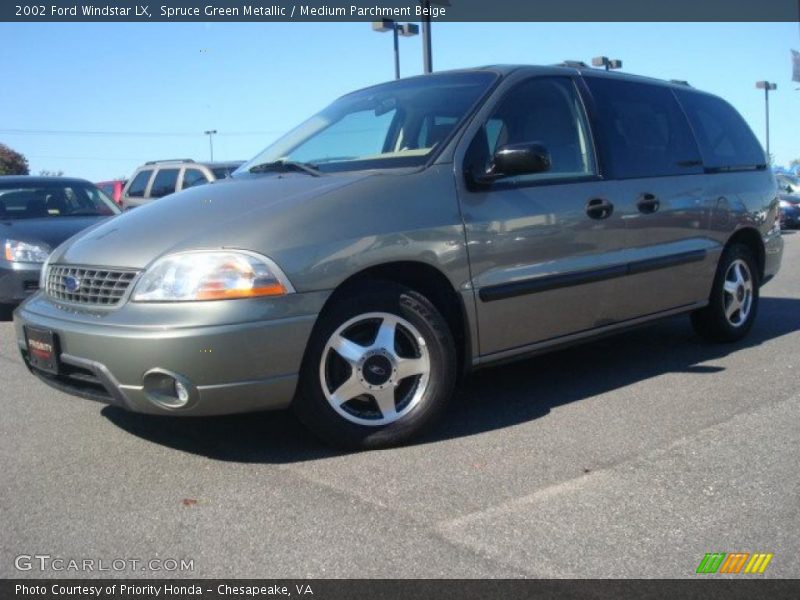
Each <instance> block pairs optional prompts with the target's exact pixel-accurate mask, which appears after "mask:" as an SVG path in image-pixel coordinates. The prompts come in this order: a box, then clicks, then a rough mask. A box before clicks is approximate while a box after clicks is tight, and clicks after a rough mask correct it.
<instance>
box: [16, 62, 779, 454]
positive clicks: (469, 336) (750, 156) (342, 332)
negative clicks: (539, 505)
mask: <svg viewBox="0 0 800 600" xmlns="http://www.w3.org/2000/svg"><path fill="white" fill-rule="evenodd" d="M776 192H777V186H776V182H775V177H774V175H773V173H772V172H771V171H770V170H769V169H768V168H767V159H766V156H765V154H764V151H763V149H762V148H761V146H760V144H759V143H758V141H757V140H756V138H755V136H754V135H753V133H752V131H751V130H750V129H749V127H748V126H747V124H746V123H745V121H744V120H743V119H742V117H741V116H740V115H739V114H738V113H737V112H736V111H735V110H734V109H733V108H732V107H731V106H730V105H729V104H728V103H726V102H725V101H724V100H722V99H720V98H717V97H715V96H713V95H710V94H707V93H703V92H700V91H698V90H695V89H693V88H692V87H689V86H688V85H685V84H678V83H669V82H664V81H659V80H654V79H647V78H642V77H635V76H630V75H623V74H617V73H607V72H605V71H601V70H594V69H591V68H580V67H572V66H557V67H530V66H500V67H486V68H480V69H472V70H462V71H451V72H442V73H437V74H433V75H424V76H420V77H413V78H409V79H402V80H398V81H393V82H391V83H385V84H381V85H376V86H374V87H370V88H366V89H363V90H360V91H356V92H353V93H351V94H348V95H346V96H343V97H342V98H339V99H338V100H336V101H335V102H333V103H332V104H331V105H330V106H328V107H327V108H325V109H324V110H322V111H321V112H320V113H319V114H317V115H314V116H313V117H311V118H310V119H309V120H307V121H305V122H304V123H302V124H301V125H299V126H298V127H297V128H295V129H294V130H292V131H291V132H289V133H288V134H286V135H285V136H283V137H282V138H280V139H279V140H278V141H276V142H275V143H273V144H272V145H270V146H269V147H268V148H266V149H265V150H264V151H263V152H261V153H260V154H258V155H257V156H256V157H255V158H253V159H252V160H251V161H249V162H247V163H245V164H244V165H242V166H241V167H240V168H239V169H238V170H237V171H236V172H235V173H234V174H233V176H232V177H231V178H230V179H225V180H222V181H219V182H217V183H215V184H214V185H207V186H199V187H191V188H189V189H186V190H183V191H180V192H178V193H176V194H174V195H171V196H170V197H169V198H166V199H162V200H156V201H153V202H150V203H147V204H145V205H143V206H141V207H140V208H137V209H136V210H134V211H130V212H127V213H124V214H122V215H120V216H117V217H115V218H113V219H110V220H108V221H105V222H103V223H101V224H99V225H97V226H95V227H93V228H91V229H90V230H87V231H86V232H84V233H83V234H81V235H79V236H77V237H74V238H73V239H71V240H69V241H68V242H66V243H64V244H63V245H61V246H60V247H58V248H57V249H56V250H55V251H53V252H52V254H51V255H50V257H49V258H48V261H47V263H46V265H45V268H44V270H43V274H42V281H41V290H40V291H39V292H38V293H37V294H36V295H34V296H33V297H31V298H30V299H28V300H27V301H26V302H25V303H24V304H23V305H22V306H20V307H19V308H18V309H17V311H16V312H15V316H14V320H15V327H16V337H17V340H18V344H19V348H20V350H21V352H22V356H23V357H24V360H25V362H26V364H27V365H28V367H29V368H30V370H31V372H32V373H33V374H34V375H36V376H37V377H38V378H39V379H41V380H42V381H44V382H45V383H47V384H49V385H51V386H53V387H55V388H57V389H59V390H62V391H64V392H67V393H69V394H74V395H78V396H83V397H87V398H91V399H94V400H100V401H102V402H105V403H110V404H114V405H117V406H119V407H122V408H125V409H128V410H131V411H137V412H142V413H152V414H161V415H174V416H198V415H204V416H207V415H220V414H226V413H235V412H245V411H257V410H264V409H282V408H288V407H291V408H293V409H294V410H295V411H296V413H297V415H298V416H299V417H300V419H301V420H302V421H303V422H304V423H305V424H306V425H307V426H308V427H309V428H310V429H312V430H313V431H314V432H315V433H316V434H318V435H319V436H321V437H322V438H324V439H325V440H327V441H328V442H330V443H333V444H337V445H341V446H347V447H352V448H375V447H381V446H387V445H393V444H399V443H403V442H406V441H408V440H410V439H411V438H413V436H415V435H417V434H419V433H420V432H421V431H422V430H424V429H425V428H427V427H428V426H430V425H431V424H432V423H433V422H434V421H435V420H436V419H437V417H439V416H441V415H442V414H443V410H444V408H445V407H446V406H447V404H448V402H449V401H450V400H451V398H452V396H453V394H454V390H455V388H456V384H457V382H458V381H459V380H460V379H461V378H462V377H464V376H465V375H466V374H468V373H469V371H470V370H472V369H476V368H479V367H484V366H488V365H491V364H493V363H496V362H498V361H506V360H509V359H514V358H522V357H526V356H531V355H533V354H536V353H539V352H543V351H546V350H550V349H552V348H556V347H559V346H562V345H564V344H571V343H575V342H577V341H581V340H586V339H590V338H593V337H596V336H599V335H606V334H609V333H613V332H615V331H618V330H622V329H625V328H628V327H631V326H636V325H640V324H644V323H648V322H650V321H653V320H655V319H659V318H663V317H667V316H670V315H675V314H678V313H686V314H688V315H690V317H691V320H692V323H693V324H694V327H695V329H696V330H697V332H698V333H699V334H700V335H702V336H703V337H705V338H708V339H712V340H716V341H720V342H733V341H736V340H738V339H740V338H741V337H743V336H744V335H745V334H746V333H747V332H748V330H749V329H750V328H751V326H752V325H753V321H754V319H755V316H756V312H757V309H758V299H759V288H760V286H762V285H763V284H764V283H766V282H767V281H768V280H769V279H770V278H771V277H773V276H774V275H775V274H776V272H777V271H778V268H779V265H780V261H781V254H782V250H783V242H782V240H781V235H780V226H779V225H780V224H779V211H778V199H777V197H776ZM531 385H535V382H533V381H532V382H531Z"/></svg>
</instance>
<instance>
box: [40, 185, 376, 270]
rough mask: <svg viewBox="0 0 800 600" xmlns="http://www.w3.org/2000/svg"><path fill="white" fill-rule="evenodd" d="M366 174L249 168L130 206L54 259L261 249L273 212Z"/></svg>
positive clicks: (144, 261)
mask: <svg viewBox="0 0 800 600" xmlns="http://www.w3.org/2000/svg"><path fill="white" fill-rule="evenodd" d="M365 177H368V175H364V174H360V175H336V176H323V177H311V176H309V175H305V174H299V173H297V174H295V173H288V174H280V175H275V174H265V175H245V176H240V177H237V178H233V179H226V180H222V181H220V182H216V183H213V184H209V185H204V186H199V187H195V188H190V189H188V190H185V191H182V192H178V193H177V194H172V195H171V196H166V197H164V198H161V199H159V200H156V201H153V202H150V203H148V204H145V205H143V206H141V207H139V208H135V209H133V210H130V211H127V212H125V213H123V214H122V215H120V216H118V217H116V218H115V219H112V220H110V221H108V222H107V223H103V224H101V225H100V226H98V227H95V228H94V229H92V230H91V231H88V232H87V233H86V234H85V235H82V236H78V237H77V238H75V240H73V241H72V242H70V243H69V244H67V245H65V247H64V248H60V249H59V251H58V252H57V253H55V254H54V255H53V256H52V257H51V260H52V261H53V262H56V263H67V264H82V265H96V266H110V267H121V268H133V269H143V268H144V267H146V266H147V265H148V264H150V263H151V262H152V261H153V260H155V259H156V258H158V257H159V256H162V255H164V254H167V253H170V252H179V251H181V250H190V249H197V248H218V247H228V248H246V249H250V250H254V251H263V248H261V247H260V246H259V245H258V242H259V241H258V240H256V239H254V236H256V235H257V232H259V231H260V232H261V237H263V235H265V233H264V232H265V230H266V229H267V228H268V227H269V225H270V222H271V220H273V218H274V216H275V215H276V214H280V213H284V212H285V211H287V210H289V209H292V208H294V207H296V206H298V205H299V204H302V203H307V202H309V201H312V200H316V199H318V198H320V197H322V196H324V195H326V194H328V193H330V192H332V191H334V190H338V189H340V188H342V187H345V186H347V185H351V184H352V183H355V182H356V181H359V180H361V179H364V178H365Z"/></svg>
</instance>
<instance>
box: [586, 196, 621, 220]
mask: <svg viewBox="0 0 800 600" xmlns="http://www.w3.org/2000/svg"><path fill="white" fill-rule="evenodd" d="M613 212H614V205H613V204H611V202H609V201H608V200H606V199H605V198H592V199H591V200H589V202H587V203H586V214H587V215H589V217H590V218H592V219H607V218H608V217H610V216H611V213H613Z"/></svg>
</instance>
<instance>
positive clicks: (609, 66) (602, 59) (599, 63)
mask: <svg viewBox="0 0 800 600" xmlns="http://www.w3.org/2000/svg"><path fill="white" fill-rule="evenodd" d="M592 66H593V67H603V68H605V70H606V71H611V70H613V69H621V68H622V61H621V60H619V59H618V58H608V57H607V56H595V57H594V58H593V59H592Z"/></svg>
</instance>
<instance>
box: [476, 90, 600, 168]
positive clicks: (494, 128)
mask: <svg viewBox="0 0 800 600" xmlns="http://www.w3.org/2000/svg"><path fill="white" fill-rule="evenodd" d="M523 142H539V143H540V144H543V145H544V146H545V148H547V150H548V151H549V153H550V159H551V167H550V170H549V171H547V172H544V173H537V174H534V175H525V176H523V177H522V178H521V179H523V180H540V179H548V178H568V177H581V176H586V175H591V174H593V173H594V171H595V169H594V156H593V153H592V148H591V142H590V140H589V136H588V127H587V124H586V120H585V116H584V113H583V107H582V106H581V103H580V101H579V99H578V94H577V91H576V89H575V86H574V85H573V83H572V81H571V80H570V79H568V78H555V77H554V78H550V77H548V78H544V77H537V78H535V79H531V80H529V81H525V82H523V83H521V84H519V85H518V86H516V87H515V88H513V89H512V90H511V91H509V92H508V94H506V96H505V97H504V98H503V99H502V100H501V102H500V104H499V105H498V107H497V109H496V110H495V111H494V113H493V114H492V116H491V117H489V119H488V120H487V122H486V123H485V124H484V126H483V127H482V128H481V131H480V132H478V134H477V135H476V136H475V139H474V140H473V141H472V144H471V145H470V149H469V150H468V151H467V158H466V165H465V167H466V168H468V169H476V168H477V169H480V170H485V168H486V165H487V164H488V161H490V160H491V157H492V156H494V153H495V151H496V150H497V149H498V148H500V147H501V146H505V145H507V144H517V143H523Z"/></svg>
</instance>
